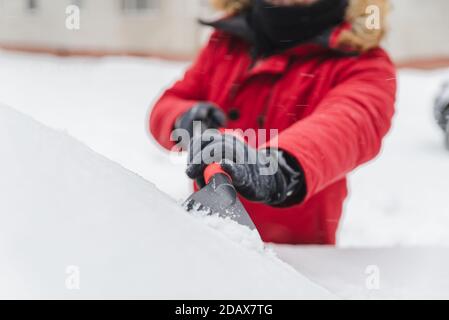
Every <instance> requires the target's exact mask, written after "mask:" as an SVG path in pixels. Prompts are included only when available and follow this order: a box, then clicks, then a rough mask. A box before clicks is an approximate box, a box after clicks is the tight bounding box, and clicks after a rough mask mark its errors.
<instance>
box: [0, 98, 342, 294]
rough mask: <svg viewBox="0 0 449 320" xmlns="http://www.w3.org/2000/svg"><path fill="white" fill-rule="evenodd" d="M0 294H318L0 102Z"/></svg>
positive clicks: (233, 235) (245, 232)
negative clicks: (0, 152)
mask: <svg viewBox="0 0 449 320" xmlns="http://www.w3.org/2000/svg"><path fill="white" fill-rule="evenodd" d="M0 145H1V146H2V156H1V157H0V176H1V177H2V178H1V179H0V194H1V201H0V298H3V299H11V298H21V299H47V298H52V299H63V298H64V299H65V298H75V299H81V298H82V299H92V298H94V299H99V298H103V299H104V298H107V299H116V298H125V299H130V298H138V299H140V298H154V299H156V298H159V299H160V298H172V299H179V298H184V299H191V298H197V299H199V298H201V299H211V298H215V299H217V298H221V299H235V298H240V299H254V298H258V299H268V298H271V299H273V298H284V299H285V298H297V299H318V298H319V299H330V298H335V297H334V296H333V295H331V294H330V293H329V292H328V291H326V290H325V289H323V288H321V287H319V286H318V285H316V284H314V283H313V282H311V281H310V280H308V279H307V278H306V277H303V276H302V275H301V274H299V273H298V272H296V271H295V270H294V269H293V268H291V267H290V266H288V265H287V264H286V263H283V262H281V260H279V259H277V258H276V257H275V256H274V255H273V254H272V253H271V252H270V251H266V250H265V249H264V246H263V244H262V242H261V240H260V238H258V237H257V233H256V232H255V231H250V230H249V229H247V228H245V227H242V226H239V225H238V224H237V223H235V222H232V221H226V220H222V219H220V218H218V217H211V218H207V219H206V223H204V222H203V221H201V217H198V218H195V217H193V216H190V215H188V214H186V213H185V212H184V211H183V210H182V208H181V206H179V205H178V204H177V203H176V202H174V201H173V200H172V199H170V198H169V197H167V196H166V195H164V194H163V193H162V192H160V191H158V190H157V189H156V188H155V187H154V185H153V184H152V183H150V182H147V181H145V180H144V179H142V178H140V177H138V176H137V175H135V174H133V173H132V172H130V171H128V170H125V169H124V168H122V167H121V166H119V165H118V164H116V163H114V162H112V161H110V160H108V159H105V158H104V157H102V156H100V155H98V154H96V153H95V152H94V151H92V150H91V149H89V148H87V147H86V146H84V145H83V144H81V143H79V142H77V141H76V140H74V139H73V138H71V137H68V136H66V135H64V134H63V133H60V132H56V131H53V130H51V129H48V128H46V127H44V126H42V125H40V124H38V123H37V122H35V121H34V120H32V119H30V118H28V117H26V116H24V115H21V114H19V113H17V112H16V111H13V110H12V109H8V108H4V107H1V106H0Z"/></svg>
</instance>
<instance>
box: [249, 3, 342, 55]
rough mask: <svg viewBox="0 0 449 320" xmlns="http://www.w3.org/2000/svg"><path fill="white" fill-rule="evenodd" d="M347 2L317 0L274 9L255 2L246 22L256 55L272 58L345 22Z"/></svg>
mask: <svg viewBox="0 0 449 320" xmlns="http://www.w3.org/2000/svg"><path fill="white" fill-rule="evenodd" d="M347 6H348V0H319V1H318V2H316V3H314V4H311V5H294V6H275V5H272V4H270V3H268V2H267V1H265V0H254V1H253V8H252V10H251V11H250V12H248V13H247V21H248V24H249V26H250V28H251V29H252V30H253V32H254V40H255V42H254V45H255V50H256V52H257V55H262V56H266V55H271V54H273V53H276V52H278V51H283V50H286V49H289V48H292V47H294V46H296V45H298V44H300V43H303V42H307V41H309V40H312V39H313V38H315V37H318V36H320V35H321V34H323V33H325V32H326V31H328V30H329V29H331V28H333V27H335V26H337V25H339V24H340V23H342V22H343V21H344V17H345V13H346V8H347Z"/></svg>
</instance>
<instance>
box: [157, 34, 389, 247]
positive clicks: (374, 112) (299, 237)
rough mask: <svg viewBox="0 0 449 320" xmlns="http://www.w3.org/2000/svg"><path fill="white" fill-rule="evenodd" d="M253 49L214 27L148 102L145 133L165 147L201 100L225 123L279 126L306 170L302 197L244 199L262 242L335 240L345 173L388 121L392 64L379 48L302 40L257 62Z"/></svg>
mask: <svg viewBox="0 0 449 320" xmlns="http://www.w3.org/2000/svg"><path fill="white" fill-rule="evenodd" d="M249 52H250V50H249V47H248V44H246V43H245V42H243V41H242V40H239V39H238V38H236V37H234V36H231V35H229V34H226V33H223V32H220V31H216V32H215V33H214V34H213V35H212V37H211V39H210V41H209V43H208V44H207V46H206V47H205V48H204V49H203V50H202V52H201V54H200V55H199V57H198V58H197V60H196V62H195V63H194V64H193V65H192V66H191V68H190V69H189V70H188V71H187V72H186V74H185V76H184V78H183V79H182V80H181V81H178V82H177V83H175V84H174V86H173V87H172V88H170V89H169V90H167V91H166V92H165V93H164V95H163V96H162V97H161V98H160V100H159V101H158V102H157V103H156V105H155V106H154V109H153V111H152V114H151V119H150V128H151V133H152V134H153V136H154V137H155V138H156V139H157V141H158V142H159V143H160V144H161V145H162V146H164V147H166V148H171V147H172V146H173V142H171V141H170V134H171V131H172V128H173V126H174V122H175V120H176V119H177V118H178V117H179V116H180V115H181V114H182V113H184V112H185V111H187V110H188V109H189V108H191V107H192V106H193V105H194V104H196V103H197V102H199V101H210V102H213V103H215V104H216V105H218V106H220V107H221V108H222V109H223V110H224V111H225V112H227V113H228V114H229V118H230V121H229V124H228V127H229V128H240V129H243V130H246V129H250V128H253V129H258V128H266V129H278V130H279V132H280V134H279V136H278V139H279V141H278V144H279V148H280V149H283V150H285V151H287V152H289V153H290V154H291V155H293V156H294V157H295V158H296V159H297V160H298V162H299V163H300V164H301V166H302V168H303V169H304V173H305V178H306V184H307V197H306V199H305V201H304V202H303V203H302V204H300V205H297V206H294V207H290V208H286V209H279V208H273V207H269V206H266V205H263V204H258V203H251V202H249V201H246V200H245V199H242V202H243V204H244V206H245V207H246V209H247V211H248V212H249V214H250V215H251V217H252V218H253V220H254V222H255V224H256V226H257V228H258V230H259V232H260V234H261V236H262V238H263V240H264V241H266V242H274V243H288V244H335V241H336V231H337V228H338V224H339V221H340V217H341V214H342V207H343V203H344V200H345V198H346V196H347V194H348V192H347V183H346V176H347V174H348V173H350V172H351V171H353V170H354V169H355V168H357V167H358V166H360V165H361V164H363V163H365V162H367V161H369V160H371V159H373V158H374V157H375V156H376V155H377V154H378V153H379V150H380V148H381V142H382V138H383V137H384V136H385V135H386V133H387V132H388V130H389V128H390V125H391V119H392V117H393V113H394V103H395V93H396V74H395V67H394V66H393V64H392V62H391V61H390V59H389V57H388V55H387V54H386V53H385V52H384V51H383V50H382V49H375V50H371V51H369V52H367V53H363V54H361V55H358V56H343V55H341V54H337V53H336V52H335V51H332V50H331V49H329V48H325V47H323V46H320V45H317V44H303V45H299V46H297V47H295V48H293V49H290V50H288V51H286V52H284V53H282V54H278V55H275V56H271V57H269V58H267V59H265V60H260V61H257V63H255V64H253V63H252V61H251V57H250V54H249ZM379 187H381V186H379ZM360 214H363V213H360Z"/></svg>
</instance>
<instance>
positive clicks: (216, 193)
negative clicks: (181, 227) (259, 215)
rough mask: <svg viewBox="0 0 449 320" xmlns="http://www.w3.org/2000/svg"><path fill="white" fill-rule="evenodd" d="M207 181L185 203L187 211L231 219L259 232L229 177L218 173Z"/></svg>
mask: <svg viewBox="0 0 449 320" xmlns="http://www.w3.org/2000/svg"><path fill="white" fill-rule="evenodd" d="M206 181H208V184H207V185H206V186H205V187H204V188H203V189H201V190H200V191H198V192H196V193H194V194H193V195H192V196H191V197H190V198H189V199H187V200H186V202H185V203H184V207H185V208H186V210H187V211H192V210H195V211H203V212H206V213H207V214H210V215H212V214H218V215H219V216H220V217H222V218H230V219H232V220H234V221H236V222H238V223H240V224H242V225H244V226H247V227H249V228H250V229H251V230H257V229H256V226H255V225H254V223H253V221H252V220H251V218H250V216H249V214H248V212H246V210H245V208H244V207H243V205H242V203H241V202H240V200H239V198H238V197H237V191H236V190H235V188H234V186H233V185H232V183H231V179H230V178H229V176H228V175H226V174H224V173H218V174H215V175H213V176H212V177H210V179H206Z"/></svg>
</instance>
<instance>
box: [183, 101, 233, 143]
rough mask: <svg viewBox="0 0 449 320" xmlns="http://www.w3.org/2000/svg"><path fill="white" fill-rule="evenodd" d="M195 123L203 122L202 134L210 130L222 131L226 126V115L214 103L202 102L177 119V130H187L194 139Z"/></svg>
mask: <svg viewBox="0 0 449 320" xmlns="http://www.w3.org/2000/svg"><path fill="white" fill-rule="evenodd" d="M195 121H199V122H201V128H202V132H204V131H206V130H208V129H220V128H224V127H225V125H226V114H225V113H224V112H223V111H222V110H221V109H219V108H218V107H217V106H216V105H214V104H212V103H209V102H200V103H198V104H196V105H195V106H193V108H192V109H190V110H189V111H187V112H185V113H184V114H183V115H181V116H180V117H179V118H178V119H177V121H176V123H175V129H183V130H186V131H187V132H188V133H189V136H190V138H193V131H194V128H193V123H194V122H195Z"/></svg>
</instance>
